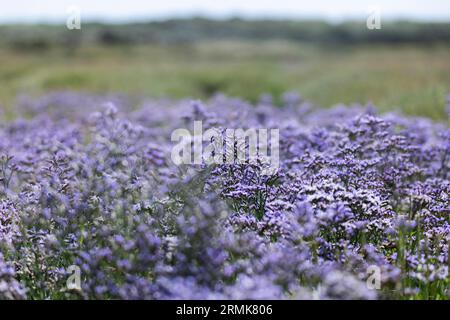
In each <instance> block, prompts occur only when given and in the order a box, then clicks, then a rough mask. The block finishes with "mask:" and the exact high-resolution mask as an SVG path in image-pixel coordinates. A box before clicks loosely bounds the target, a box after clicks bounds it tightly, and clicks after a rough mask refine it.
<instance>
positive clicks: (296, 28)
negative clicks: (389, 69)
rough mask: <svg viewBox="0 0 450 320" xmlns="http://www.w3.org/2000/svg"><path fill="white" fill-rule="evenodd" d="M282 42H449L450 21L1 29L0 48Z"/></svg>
mask: <svg viewBox="0 0 450 320" xmlns="http://www.w3.org/2000/svg"><path fill="white" fill-rule="evenodd" d="M238 39H239V40H245V41H254V40H287V41H294V42H314V43H319V44H340V45H348V44H368V43H371V44H374V43H385V44H399V43H415V44H430V43H437V42H447V43H448V42H450V23H417V22H408V21H397V22H386V23H383V26H382V29H381V30H376V31H374V30H368V29H367V28H366V25H365V21H359V22H357V21H353V22H345V23H341V24H330V23H327V22H323V21H313V20H306V21H288V20H252V21H248V20H241V19H230V20H209V19H204V18H194V19H172V20H166V21H153V22H148V23H131V24H116V25H114V24H109V25H105V24H99V23H85V24H83V25H82V32H79V33H78V35H77V36H74V32H73V31H70V30H67V29H66V28H64V27H61V26H60V25H59V26H56V25H34V26H27V25H7V26H0V45H3V46H9V47H13V48H17V49H26V48H31V49H45V48H48V47H50V46H59V45H68V44H71V45H77V44H107V45H118V44H180V43H192V42H198V41H205V40H238Z"/></svg>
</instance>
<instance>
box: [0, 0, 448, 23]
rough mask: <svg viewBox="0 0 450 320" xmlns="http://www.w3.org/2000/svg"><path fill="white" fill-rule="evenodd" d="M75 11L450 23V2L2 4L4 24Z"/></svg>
mask: <svg viewBox="0 0 450 320" xmlns="http://www.w3.org/2000/svg"><path fill="white" fill-rule="evenodd" d="M71 6H76V7H77V8H79V9H80V11H81V19H82V21H83V20H90V21H92V20H100V21H105V22H126V21H133V20H141V21H142V20H144V21H145V20H155V19H157V20H160V19H166V18H171V17H190V16H207V17H213V18H228V17H243V18H292V19H295V18H310V19H312V18H321V19H325V20H328V21H342V20H345V19H365V18H366V17H367V16H368V15H369V13H370V8H371V7H377V8H379V9H380V12H381V17H382V19H383V18H384V19H410V20H422V21H447V22H450V0H427V1H424V0H359V1H358V0H307V1H302V0H272V1H269V0H241V1H237V0H160V1H155V0H147V1H144V0H125V1H119V0H116V1H113V0H12V1H11V0H0V23H34V22H50V23H59V22H64V21H66V20H67V17H68V16H69V15H70V13H68V11H67V10H68V8H69V7H71Z"/></svg>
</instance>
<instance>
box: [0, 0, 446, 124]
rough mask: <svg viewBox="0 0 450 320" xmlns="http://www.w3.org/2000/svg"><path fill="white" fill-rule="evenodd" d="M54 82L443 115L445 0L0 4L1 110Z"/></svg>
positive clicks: (62, 86)
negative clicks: (288, 96) (290, 96)
mask: <svg viewBox="0 0 450 320" xmlns="http://www.w3.org/2000/svg"><path fill="white" fill-rule="evenodd" d="M77 17H78V18H79V22H80V23H81V25H80V27H81V28H80V29H78V28H77V27H76V22H77ZM377 22H379V23H380V24H379V25H378V26H377V27H380V28H375V29H374V28H373V27H374V23H375V24H376V23H377ZM74 23H75V26H74ZM368 23H369V25H370V26H372V27H371V28H368ZM68 25H69V26H70V28H71V29H70V28H68ZM60 90H65V91H66V90H69V91H80V92H89V93H94V94H97V93H98V94H111V93H114V94H123V95H126V96H127V97H130V98H131V99H136V100H139V99H141V98H142V97H156V98H158V97H170V98H186V97H192V98H202V99H204V98H208V97H209V96H211V95H214V94H216V93H224V94H227V95H232V96H237V97H241V98H244V99H246V100H249V101H252V102H255V101H257V100H258V99H260V97H261V95H262V94H270V95H271V96H272V97H273V99H274V101H275V102H277V101H279V100H280V98H281V96H282V94H283V93H284V92H286V91H296V92H299V93H300V94H301V95H302V96H303V97H304V98H305V99H308V100H310V101H312V102H313V103H314V104H317V105H319V106H323V107H329V106H331V105H335V104H339V103H344V104H352V103H360V104H367V103H374V104H375V105H376V106H378V107H379V108H380V109H381V111H390V110H401V111H402V112H404V113H406V114H411V115H420V116H427V117H431V118H433V119H437V120H445V119H446V118H447V116H446V112H445V103H446V96H447V94H449V93H450V1H448V0H446V1H439V0H429V1H403V0H398V1H387V0H379V1H376V2H375V3H372V2H370V1H356V0H341V1H339V2H337V1H331V0H330V1H328V0H316V1H290V0H278V1H265V0H259V1H256V0H247V1H234V0H231V1H212V0H210V1H206V0H190V1H175V0H166V1H138V0H128V1H123V2H120V3H119V2H112V1H106V0H97V1H86V0H72V1H66V0H47V1H33V0H16V1H13V2H7V3H6V2H4V3H2V4H1V10H0V110H1V112H0V113H3V115H4V116H6V117H13V116H14V106H15V105H16V100H17V99H18V97H20V96H21V95H27V96H30V97H39V96H42V95H44V94H47V93H50V92H54V91H60Z"/></svg>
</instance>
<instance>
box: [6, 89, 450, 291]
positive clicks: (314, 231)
mask: <svg viewBox="0 0 450 320" xmlns="http://www.w3.org/2000/svg"><path fill="white" fill-rule="evenodd" d="M283 99H284V102H283V103H282V105H281V106H275V105H273V103H272V100H271V99H269V97H267V96H264V97H263V98H262V99H261V101H260V102H258V103H256V104H255V105H252V104H250V103H247V102H245V101H242V100H240V99H236V98H229V97H225V96H216V97H214V98H212V99H210V100H209V101H208V102H206V103H205V104H203V103H201V102H198V101H194V102H192V101H187V100H186V101H185V100H181V101H172V100H148V101H144V102H142V104H141V105H140V106H138V107H132V104H131V103H130V102H129V101H128V100H127V99H126V98H124V97H121V96H108V97H101V96H94V95H89V94H80V93H72V92H54V93H51V94H49V95H47V96H44V97H42V98H39V99H30V98H27V97H21V98H20V99H19V100H18V106H17V108H16V110H17V112H18V115H17V118H16V120H13V121H9V122H6V121H3V122H1V123H0V299H25V298H28V299H110V298H112V299H385V298H394V299H403V298H405V299H448V298H449V297H450V293H449V272H448V265H449V260H448V243H449V237H450V199H449V193H450V179H449V178H450V171H449V166H450V130H449V127H448V123H446V122H433V121H431V120H429V119H425V118H413V117H405V116H403V115H400V114H395V113H390V114H383V115H378V114H377V113H376V111H375V110H374V108H373V107H371V106H369V107H367V108H364V107H362V106H353V107H343V106H337V107H334V108H331V109H318V108H315V107H314V106H312V105H311V104H310V103H308V102H306V101H304V100H303V99H302V98H301V97H300V96H298V95H296V94H292V93H288V94H286V95H284V98H283ZM24 119H27V120H24ZM199 120H201V121H203V125H204V127H205V128H217V129H218V130H219V131H222V132H223V131H224V130H225V129H227V128H243V129H248V128H267V129H272V128H276V129H279V132H280V166H279V168H278V170H276V171H273V172H270V173H267V172H265V171H264V170H262V162H258V161H257V162H256V163H239V164H214V165H181V166H176V165H174V163H173V162H172V161H171V158H170V154H171V150H172V148H173V143H172V142H171V140H170V137H171V133H172V132H173V130H175V129H177V128H188V129H189V128H191V126H192V124H193V122H194V121H199ZM74 266H75V267H76V268H78V270H79V276H80V279H79V280H80V281H79V283H80V286H79V287H76V286H75V287H73V286H69V285H68V280H69V279H73V276H74V274H73V272H72V271H73V270H74V268H73V267H74ZM374 267H375V268H377V270H379V275H380V279H379V282H380V283H379V284H380V287H379V290H374V288H373V287H371V286H369V285H368V283H369V281H368V280H370V276H371V274H370V273H368V270H372V269H373V268H374Z"/></svg>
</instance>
